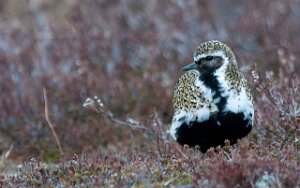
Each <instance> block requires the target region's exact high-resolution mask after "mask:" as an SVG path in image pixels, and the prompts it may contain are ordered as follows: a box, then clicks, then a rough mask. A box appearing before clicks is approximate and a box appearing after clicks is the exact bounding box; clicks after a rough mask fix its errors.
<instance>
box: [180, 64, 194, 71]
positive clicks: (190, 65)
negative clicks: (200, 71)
mask: <svg viewBox="0 0 300 188" xmlns="http://www.w3.org/2000/svg"><path fill="white" fill-rule="evenodd" d="M196 67H197V65H196V63H191V64H189V65H187V66H185V67H183V68H182V69H181V71H188V70H192V69H196Z"/></svg>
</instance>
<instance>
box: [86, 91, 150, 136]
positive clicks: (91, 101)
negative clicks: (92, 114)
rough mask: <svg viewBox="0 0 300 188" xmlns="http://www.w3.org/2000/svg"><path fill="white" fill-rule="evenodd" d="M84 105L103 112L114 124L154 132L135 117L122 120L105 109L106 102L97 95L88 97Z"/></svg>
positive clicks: (100, 112)
mask: <svg viewBox="0 0 300 188" xmlns="http://www.w3.org/2000/svg"><path fill="white" fill-rule="evenodd" d="M83 107H85V108H91V109H93V110H94V111H96V112H97V113H99V114H101V115H102V116H103V117H105V118H106V119H108V120H109V121H110V122H111V123H113V124H118V125H121V126H128V127H130V128H133V129H140V130H143V131H145V132H147V133H149V134H153V133H151V132H150V131H149V129H148V128H147V127H145V126H144V125H142V124H141V123H139V122H138V121H135V120H133V119H127V120H120V119H117V118H115V117H114V114H113V113H112V112H110V111H109V110H107V109H105V107H104V104H103V103H102V101H101V100H100V99H99V98H98V97H97V96H94V97H93V98H90V97H88V98H87V99H86V100H85V102H84V103H83Z"/></svg>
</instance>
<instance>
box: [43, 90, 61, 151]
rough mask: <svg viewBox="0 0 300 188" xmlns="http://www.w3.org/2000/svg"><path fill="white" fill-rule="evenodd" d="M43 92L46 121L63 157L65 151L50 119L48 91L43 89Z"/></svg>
mask: <svg viewBox="0 0 300 188" xmlns="http://www.w3.org/2000/svg"><path fill="white" fill-rule="evenodd" d="M43 92H44V100H45V117H46V121H47V123H48V125H49V127H50V129H51V131H52V134H53V136H54V138H55V140H56V143H57V145H58V148H59V152H60V154H61V156H62V155H63V150H62V147H61V144H60V141H59V139H58V136H57V134H56V132H55V130H54V127H53V124H52V123H51V121H50V118H49V108H48V98H47V90H46V89H45V88H43Z"/></svg>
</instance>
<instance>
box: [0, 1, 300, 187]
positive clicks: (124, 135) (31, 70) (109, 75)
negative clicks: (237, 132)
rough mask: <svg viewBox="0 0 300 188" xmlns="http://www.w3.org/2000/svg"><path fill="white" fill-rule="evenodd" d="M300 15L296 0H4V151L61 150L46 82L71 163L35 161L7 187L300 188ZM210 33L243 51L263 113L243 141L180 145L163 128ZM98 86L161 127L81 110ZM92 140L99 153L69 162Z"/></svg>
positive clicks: (116, 104) (129, 113)
mask: <svg viewBox="0 0 300 188" xmlns="http://www.w3.org/2000/svg"><path fill="white" fill-rule="evenodd" d="M299 17H300V3H299V2H298V1H295V0H266V1H232V0H230V1H222V0H210V1H196V0H187V1H184V0H169V1H167V0H160V1H158V0H153V1H146V0H143V1H136V0H127V1H122V0H111V1H108V0H107V1H105V0H86V1H79V0H68V1H60V0H53V1H43V0H28V1H19V0H2V1H1V2H0V154H2V153H5V152H6V151H8V150H9V148H11V146H13V149H12V151H11V153H10V157H9V158H11V159H14V160H18V161H24V160H25V161H29V159H30V158H32V157H34V158H37V157H38V156H39V157H40V158H41V159H42V161H53V160H54V161H57V159H59V151H58V148H57V146H56V142H55V140H54V138H53V135H52V134H51V130H50V128H49V127H48V124H47V122H46V120H45V114H44V98H43V88H45V89H46V90H47V93H48V102H49V111H50V118H51V120H52V123H53V124H54V126H55V127H54V128H55V130H56V132H57V134H58V137H59V139H60V142H61V143H62V145H63V149H64V151H65V153H66V155H65V156H64V157H63V158H62V159H61V160H62V163H63V162H66V163H68V164H66V166H59V167H57V166H51V167H48V169H45V166H39V165H40V163H39V162H38V161H40V160H34V161H30V162H29V163H24V164H23V166H19V168H18V171H17V172H16V173H17V174H18V175H16V176H12V177H8V176H6V175H3V176H2V175H0V186H2V185H5V186H9V185H10V184H11V183H12V184H17V183H18V184H20V185H36V186H39V185H43V184H47V183H48V184H54V185H59V184H62V185H65V184H66V185H74V184H78V185H79V184H82V183H83V184H89V185H104V184H105V183H113V184H117V185H119V186H130V185H136V186H138V185H142V184H148V185H160V186H161V185H165V184H166V186H168V185H200V186H205V185H211V186H213V187H217V186H226V187H234V186H236V187H238V186H239V187H250V186H253V187H255V186H256V187H259V186H262V185H266V184H268V185H269V184H270V186H272V187H273V186H274V187H294V186H299V184H300V183H299V182H300V175H299V171H300V167H299V161H300V156H299V153H300V152H299V147H300V141H299V139H300V132H299V130H300V128H299V119H300V108H299V104H300V94H299V77H298V74H299V68H300V66H299V65H300V64H299V63H298V62H299V58H300V57H299V54H300V48H299V43H300V35H299V31H300V22H299ZM211 39H218V40H220V41H222V42H225V43H227V44H228V45H229V46H231V47H232V49H233V50H234V52H235V53H236V55H237V59H238V61H239V67H240V68H241V70H242V72H243V73H244V74H245V75H246V77H247V78H248V79H249V81H250V82H251V85H252V91H253V93H254V96H255V104H256V105H255V106H256V117H255V126H254V129H253V131H252V133H251V134H250V135H249V136H248V137H247V138H245V139H243V141H242V143H240V144H238V145H237V146H235V147H233V148H232V147H231V146H228V148H224V149H219V150H218V151H217V152H210V153H208V154H205V155H202V154H199V153H198V152H197V151H194V150H191V149H186V148H185V149H182V148H181V147H180V146H178V145H177V144H176V143H174V142H173V141H172V140H171V139H170V138H168V134H167V131H166V130H167V129H168V127H169V124H170V121H171V117H172V92H173V86H174V84H175V82H176V81H177V79H178V76H179V75H180V72H179V70H180V68H181V67H182V66H183V65H185V64H188V63H190V62H191V61H192V54H193V51H194V49H195V48H196V47H197V46H198V44H199V43H201V42H203V41H206V40H211ZM254 65H256V68H254ZM252 71H254V72H253V74H254V78H255V79H253V77H252V76H251V74H252V73H251V72H252ZM94 95H96V96H99V97H100V98H101V99H102V102H103V103H104V104H105V107H107V108H108V109H109V110H110V111H111V112H113V114H114V115H115V117H118V118H119V119H124V120H126V119H127V118H132V119H134V120H136V121H138V122H141V123H143V124H145V125H146V126H147V127H148V128H149V129H151V130H152V132H154V133H155V134H156V136H154V137H153V135H152V136H149V135H148V136H147V134H145V133H144V132H143V131H137V130H133V129H131V128H130V127H124V126H117V125H112V123H111V122H110V121H108V120H106V119H105V118H103V117H102V116H99V114H97V113H95V112H94V111H92V110H88V109H85V108H83V107H82V103H83V102H84V101H85V99H86V98H87V97H91V96H94ZM151 114H158V115H156V116H152V115H151ZM153 121H159V122H161V123H158V124H160V126H159V128H157V127H155V125H156V124H155V123H153ZM153 126H154V128H153ZM161 133H164V134H161ZM165 136H166V137H165ZM85 147H88V148H91V150H89V153H100V154H99V155H97V154H95V157H94V158H85V157H83V158H84V159H86V160H90V161H89V162H87V161H80V159H78V163H82V165H81V166H80V167H76V166H74V164H73V163H72V161H71V162H70V161H69V160H68V159H70V158H71V156H72V153H80V151H82V148H85ZM92 151H93V152H92ZM113 155H114V156H115V157H112V156H113ZM84 159H83V160H84ZM69 162H70V163H69ZM73 162H74V161H73ZM59 165H63V164H59ZM1 169H2V168H1ZM10 170H11V169H10V168H8V169H6V171H10ZM1 171H2V170H1ZM297 172H298V173H297ZM14 178H15V179H14ZM266 179H267V180H266ZM157 182H158V183H157ZM156 183H157V184H156Z"/></svg>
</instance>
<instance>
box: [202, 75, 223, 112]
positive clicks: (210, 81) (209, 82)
mask: <svg viewBox="0 0 300 188" xmlns="http://www.w3.org/2000/svg"><path fill="white" fill-rule="evenodd" d="M214 73H215V70H207V71H205V72H203V73H202V74H200V76H199V80H201V81H202V82H203V83H204V85H205V86H206V87H208V88H209V89H211V90H212V91H213V92H214V93H215V94H214V96H213V99H214V100H216V99H219V100H217V101H218V102H217V103H216V106H217V107H218V109H219V111H222V110H223V109H224V107H225V105H226V101H227V97H223V96H222V95H221V86H220V82H219V80H218V79H217V76H216V75H215V74H214Z"/></svg>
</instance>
